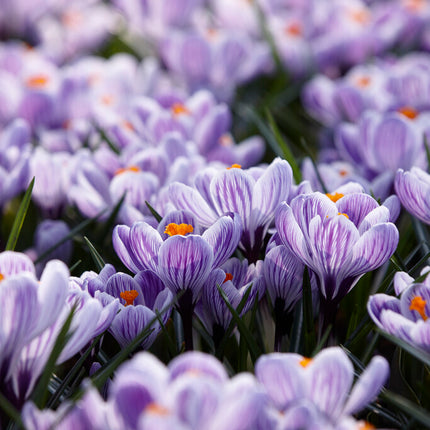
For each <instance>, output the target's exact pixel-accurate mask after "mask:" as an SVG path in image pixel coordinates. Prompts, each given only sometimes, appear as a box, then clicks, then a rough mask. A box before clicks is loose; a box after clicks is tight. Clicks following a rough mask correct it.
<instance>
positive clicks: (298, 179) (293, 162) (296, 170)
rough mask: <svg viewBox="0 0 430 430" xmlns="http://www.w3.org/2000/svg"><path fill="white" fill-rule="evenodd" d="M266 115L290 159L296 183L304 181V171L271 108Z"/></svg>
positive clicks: (285, 156)
mask: <svg viewBox="0 0 430 430" xmlns="http://www.w3.org/2000/svg"><path fill="white" fill-rule="evenodd" d="M266 116H267V120H268V121H269V125H270V129H271V130H272V133H273V135H274V136H275V139H276V142H277V144H278V146H279V148H280V149H281V151H282V153H283V155H284V158H285V159H286V160H287V161H288V163H289V164H290V166H291V168H292V169H293V176H294V180H295V181H296V184H298V183H300V182H301V181H302V173H301V172H300V168H299V165H298V164H297V162H296V159H295V157H294V155H293V153H292V152H291V149H290V147H289V145H288V144H287V142H286V140H285V138H284V137H282V135H281V132H280V130H279V128H278V126H277V124H276V122H275V120H274V119H273V116H272V114H271V113H270V111H269V109H266Z"/></svg>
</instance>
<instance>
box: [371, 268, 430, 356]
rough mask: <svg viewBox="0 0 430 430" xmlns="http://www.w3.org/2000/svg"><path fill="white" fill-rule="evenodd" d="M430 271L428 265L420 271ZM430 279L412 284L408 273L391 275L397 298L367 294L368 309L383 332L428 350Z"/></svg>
mask: <svg viewBox="0 0 430 430" xmlns="http://www.w3.org/2000/svg"><path fill="white" fill-rule="evenodd" d="M428 272H429V267H426V268H424V269H423V272H422V274H425V273H427V274H428ZM429 281H430V279H429V277H428V276H427V277H426V278H425V280H424V281H423V282H417V283H415V281H414V279H413V278H412V277H411V276H409V275H408V274H407V273H404V272H398V273H396V275H395V276H394V289H395V292H396V294H397V295H398V296H400V297H399V298H397V297H393V296H389V295H387V294H375V295H373V296H370V298H369V301H368V303H367V311H368V312H369V315H370V316H371V318H372V320H373V322H374V323H375V324H376V325H377V326H378V327H379V328H380V329H381V330H383V331H385V332H387V333H388V334H391V335H393V336H395V337H398V338H399V339H402V340H404V341H406V342H408V343H410V344H411V345H413V346H415V347H416V348H419V349H422V350H424V351H426V352H430V341H429V333H430V331H429V330H430V324H429V323H428V322H427V321H429V320H428V316H429V315H430V282H429Z"/></svg>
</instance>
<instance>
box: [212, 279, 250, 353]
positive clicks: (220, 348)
mask: <svg viewBox="0 0 430 430" xmlns="http://www.w3.org/2000/svg"><path fill="white" fill-rule="evenodd" d="M251 287H252V284H251V285H250V286H249V287H248V289H247V290H246V291H245V293H244V295H243V297H242V299H241V301H240V302H239V304H238V306H237V308H236V312H237V313H238V314H240V313H241V312H242V310H243V308H244V307H245V304H246V302H247V301H248V297H249V295H250V294H251ZM235 327H236V323H235V320H234V319H232V320H231V322H230V324H229V326H228V328H227V330H226V331H225V334H224V337H223V338H222V340H221V342H220V344H219V346H218V348H217V350H216V351H215V356H216V357H217V358H219V359H220V358H221V357H222V355H223V353H224V348H225V345H226V343H227V341H228V339H229V338H230V336H231V334H232V333H233V330H234V328H235Z"/></svg>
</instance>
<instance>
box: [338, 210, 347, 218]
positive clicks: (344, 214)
mask: <svg viewBox="0 0 430 430" xmlns="http://www.w3.org/2000/svg"><path fill="white" fill-rule="evenodd" d="M337 214H338V215H343V216H346V217H347V218H348V219H349V216H348V214H346V213H341V212H338V213H337Z"/></svg>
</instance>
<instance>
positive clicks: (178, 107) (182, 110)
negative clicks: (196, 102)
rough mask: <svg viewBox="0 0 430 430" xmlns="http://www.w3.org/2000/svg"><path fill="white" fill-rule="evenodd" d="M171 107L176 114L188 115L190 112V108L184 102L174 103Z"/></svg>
mask: <svg viewBox="0 0 430 430" xmlns="http://www.w3.org/2000/svg"><path fill="white" fill-rule="evenodd" d="M170 109H171V110H172V113H173V115H175V116H177V115H184V114H187V115H188V114H189V113H190V111H189V110H188V108H187V107H185V105H183V104H182V103H174V104H173V105H172V107H171V108H170Z"/></svg>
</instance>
